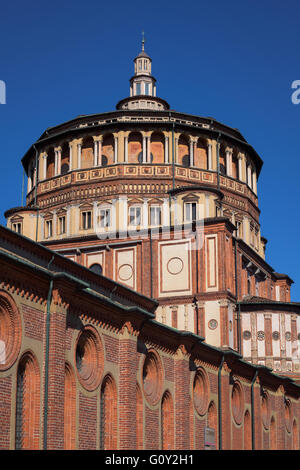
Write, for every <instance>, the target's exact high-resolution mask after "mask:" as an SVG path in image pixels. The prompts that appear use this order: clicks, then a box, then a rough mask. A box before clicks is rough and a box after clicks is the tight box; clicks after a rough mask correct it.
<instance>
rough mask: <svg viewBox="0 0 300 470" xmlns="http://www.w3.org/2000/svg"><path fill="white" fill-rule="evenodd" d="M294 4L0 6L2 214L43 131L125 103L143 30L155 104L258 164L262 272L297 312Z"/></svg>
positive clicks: (298, 108)
mask: <svg viewBox="0 0 300 470" xmlns="http://www.w3.org/2000/svg"><path fill="white" fill-rule="evenodd" d="M299 26H300V4H299V2H297V1H296V0H288V1H287V2H282V1H278V0H262V1H258V0H256V1H253V0H252V1H250V0H243V1H233V0H227V1H226V2H224V1H221V0H215V1H214V2H204V1H197V2H196V1H190V0H186V1H185V2H182V1H177V0H173V1H164V0H161V1H159V2H158V1H156V0H152V1H151V2H141V1H135V0H134V1H129V2H123V1H119V0H115V1H114V2H99V1H91V0H86V1H85V2H82V1H80V2H79V1H77V0H73V1H64V0H60V1H57V0H52V1H51V2H45V1H39V2H38V1H32V0H28V1H26V2H23V1H22V2H21V1H13V0H12V1H11V2H5V3H4V2H2V5H1V27H0V80H4V81H5V83H6V87H7V103H6V104H5V105H0V137H1V138H0V156H1V173H0V182H1V186H0V187H1V198H0V214H1V215H0V222H1V223H2V224H5V219H4V217H3V212H4V211H5V210H6V209H7V208H10V207H14V206H19V205H21V203H22V168H21V164H20V159H21V158H22V156H23V155H24V153H25V152H26V150H27V149H28V147H29V146H30V145H31V144H32V143H33V142H34V141H35V140H36V139H37V138H38V137H39V136H40V134H41V133H42V132H43V131H44V130H45V129H46V128H47V127H50V126H53V125H56V124H59V123H61V122H64V121H66V120H68V119H71V118H73V117H75V116H77V115H79V114H90V113H98V112H104V111H110V110H113V109H115V104H116V103H117V101H118V100H119V99H121V98H123V97H126V96H128V94H129V81H128V80H129V78H130V76H131V75H132V73H133V62H132V59H133V58H134V57H135V56H136V54H137V53H138V52H139V50H140V41H141V31H142V30H144V31H145V38H146V45H145V49H146V51H147V52H148V53H149V54H150V55H151V57H152V59H153V74H154V76H155V77H156V78H157V80H158V95H159V96H160V97H162V98H165V99H166V100H167V101H168V102H169V103H170V105H171V108H172V109H175V110H177V111H183V112H187V113H191V114H197V115H200V116H212V117H214V118H215V119H217V120H219V121H221V122H224V123H225V124H227V125H229V126H232V127H237V128H238V129H239V130H240V131H241V132H242V134H243V135H244V137H245V138H246V139H247V140H248V141H249V142H250V144H251V145H252V146H253V147H254V148H255V149H256V151H257V152H258V153H259V155H260V156H261V157H262V159H263V160H264V166H263V169H262V173H261V176H260V179H259V183H258V191H259V207H260V209H261V211H262V214H261V225H262V234H263V236H265V237H266V238H267V239H268V240H269V242H268V245H267V261H268V262H269V263H270V264H271V266H272V267H273V268H274V269H275V270H276V271H278V272H282V273H288V274H289V275H290V277H291V278H292V279H293V280H294V281H295V285H294V286H293V288H292V300H294V301H297V300H298V301H300V271H299V262H300V257H299V248H298V240H299V228H300V222H299V195H300V190H299V174H300V160H299V157H300V155H299V124H300V104H299V105H295V104H292V101H291V94H292V91H293V90H292V89H291V84H292V82H293V81H294V80H297V79H300V60H299V59H300V41H299V31H300V27H299Z"/></svg>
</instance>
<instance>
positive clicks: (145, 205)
mask: <svg viewBox="0 0 300 470" xmlns="http://www.w3.org/2000/svg"><path fill="white" fill-rule="evenodd" d="M148 225H149V224H148V199H144V202H143V226H144V228H145V229H147V228H148Z"/></svg>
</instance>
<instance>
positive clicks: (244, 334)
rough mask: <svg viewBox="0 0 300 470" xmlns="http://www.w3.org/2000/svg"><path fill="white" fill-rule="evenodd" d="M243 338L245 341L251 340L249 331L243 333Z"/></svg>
mask: <svg viewBox="0 0 300 470" xmlns="http://www.w3.org/2000/svg"><path fill="white" fill-rule="evenodd" d="M243 338H244V339H245V340H248V339H250V338H251V333H250V331H248V330H245V331H244V333H243Z"/></svg>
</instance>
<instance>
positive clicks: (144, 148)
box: [143, 135, 146, 163]
mask: <svg viewBox="0 0 300 470" xmlns="http://www.w3.org/2000/svg"><path fill="white" fill-rule="evenodd" d="M143 163H146V137H145V136H144V135H143Z"/></svg>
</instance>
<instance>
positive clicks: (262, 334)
mask: <svg viewBox="0 0 300 470" xmlns="http://www.w3.org/2000/svg"><path fill="white" fill-rule="evenodd" d="M257 339H258V340H259V341H263V340H264V339H265V332H264V331H258V332H257Z"/></svg>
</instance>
